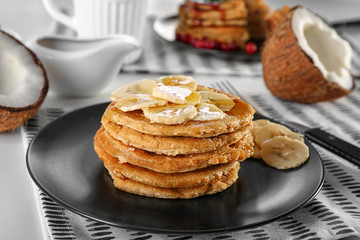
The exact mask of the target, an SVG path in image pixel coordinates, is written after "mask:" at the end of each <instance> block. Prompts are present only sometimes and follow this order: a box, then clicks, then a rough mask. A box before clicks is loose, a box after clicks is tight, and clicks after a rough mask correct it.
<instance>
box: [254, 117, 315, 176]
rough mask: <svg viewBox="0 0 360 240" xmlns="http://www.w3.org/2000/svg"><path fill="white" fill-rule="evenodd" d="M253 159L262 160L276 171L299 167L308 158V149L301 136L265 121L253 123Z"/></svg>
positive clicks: (282, 126) (279, 125)
mask: <svg viewBox="0 0 360 240" xmlns="http://www.w3.org/2000/svg"><path fill="white" fill-rule="evenodd" d="M253 123H254V125H253V129H252V130H251V133H252V135H253V138H254V153H253V155H252V157H253V158H258V159H260V158H262V159H263V160H264V162H265V163H266V164H268V165H269V166H272V167H275V168H277V169H288V168H294V167H298V166H300V165H301V164H302V163H304V162H305V161H306V160H307V159H308V158H309V148H308V146H307V145H306V144H305V143H304V138H303V135H302V134H299V133H296V132H293V131H292V130H290V129H289V128H287V127H285V126H284V125H281V124H278V123H273V122H271V121H269V120H267V119H259V120H255V121H253Z"/></svg>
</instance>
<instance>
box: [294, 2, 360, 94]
mask: <svg viewBox="0 0 360 240" xmlns="http://www.w3.org/2000/svg"><path fill="white" fill-rule="evenodd" d="M291 24H292V29H293V32H294V34H295V36H296V38H297V40H298V43H299V46H300V47H301V49H302V50H303V51H304V52H305V53H306V54H307V55H308V56H309V57H310V58H311V59H312V60H313V63H314V66H315V67H317V68H318V69H319V70H320V72H321V73H322V75H323V76H324V78H325V79H326V80H328V81H330V82H335V83H337V84H338V85H339V86H340V87H342V88H344V89H346V90H350V89H351V88H352V87H353V80H352V75H351V72H350V68H351V59H352V54H353V52H352V48H351V47H350V44H349V43H348V42H347V41H345V40H344V39H342V38H341V37H340V36H339V34H338V33H337V32H336V31H335V30H334V29H332V28H331V27H330V26H329V25H328V24H326V23H325V22H324V21H323V20H322V19H321V18H320V17H318V16H316V15H315V14H314V13H312V12H310V11H309V10H307V9H306V8H297V9H296V10H295V12H294V14H293V17H292V22H291Z"/></svg>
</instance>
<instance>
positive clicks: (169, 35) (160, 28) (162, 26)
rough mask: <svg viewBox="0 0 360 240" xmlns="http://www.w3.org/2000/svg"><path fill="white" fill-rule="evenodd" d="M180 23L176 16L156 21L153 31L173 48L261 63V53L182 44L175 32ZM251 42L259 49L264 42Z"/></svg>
mask: <svg viewBox="0 0 360 240" xmlns="http://www.w3.org/2000/svg"><path fill="white" fill-rule="evenodd" d="M178 21H179V18H178V16H177V15H174V14H172V15H169V16H164V17H160V18H158V19H156V20H155V22H154V24H153V29H154V32H155V34H156V36H157V37H159V38H160V39H161V40H163V41H165V42H167V43H169V44H171V45H173V46H177V47H182V48H184V49H187V50H189V51H192V52H196V53H199V54H205V55H213V56H216V57H220V58H231V59H238V60H243V61H260V59H261V56H260V54H259V51H258V52H257V53H255V54H247V53H245V52H244V51H243V50H236V51H221V50H216V49H205V48H196V47H193V46H191V45H189V44H185V43H182V42H180V41H178V40H176V38H175V30H176V26H177V24H178ZM251 41H252V42H254V43H256V45H257V46H258V49H259V48H260V46H261V44H262V41H259V40H251Z"/></svg>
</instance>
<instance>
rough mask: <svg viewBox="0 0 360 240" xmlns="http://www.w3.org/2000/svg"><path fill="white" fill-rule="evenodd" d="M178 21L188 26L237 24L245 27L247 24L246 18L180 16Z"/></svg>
mask: <svg viewBox="0 0 360 240" xmlns="http://www.w3.org/2000/svg"><path fill="white" fill-rule="evenodd" d="M180 21H181V22H182V23H183V24H185V25H186V26H188V27H225V26H237V27H245V26H247V24H248V21H247V19H246V18H243V19H242V18H240V19H231V20H221V19H215V20H212V19H203V20H199V19H195V18H180Z"/></svg>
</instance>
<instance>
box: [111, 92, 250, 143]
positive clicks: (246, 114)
mask: <svg viewBox="0 0 360 240" xmlns="http://www.w3.org/2000/svg"><path fill="white" fill-rule="evenodd" d="M216 92H220V93H223V94H225V95H227V96H229V97H231V98H232V99H233V100H234V102H235V106H234V107H233V108H232V109H231V110H230V111H228V112H226V114H227V116H226V117H225V118H223V119H220V120H214V121H206V122H199V121H193V120H191V121H188V122H186V123H184V124H174V125H164V124H160V123H152V122H150V120H149V119H147V118H146V117H145V116H144V114H143V112H142V111H141V110H136V111H131V112H123V111H121V110H119V109H118V108H116V107H115V105H114V103H111V104H109V106H108V107H107V109H106V110H105V113H104V116H105V117H106V118H107V119H109V120H110V121H111V122H113V123H116V124H118V125H122V126H126V127H129V128H132V129H134V130H136V131H139V132H142V133H146V134H150V135H157V136H187V137H199V138H204V137H213V136H217V135H220V134H224V133H230V132H234V131H236V130H240V129H242V128H243V127H245V126H249V125H250V124H251V121H252V118H253V115H254V113H255V110H254V109H253V107H252V106H251V105H249V104H247V103H245V102H243V101H242V100H240V99H239V98H238V97H235V96H233V95H230V94H227V93H224V92H222V91H220V90H216Z"/></svg>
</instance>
